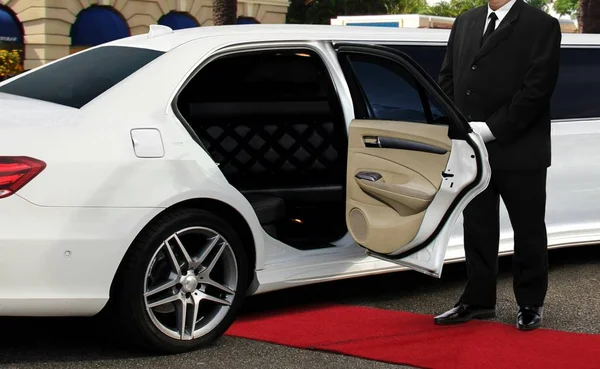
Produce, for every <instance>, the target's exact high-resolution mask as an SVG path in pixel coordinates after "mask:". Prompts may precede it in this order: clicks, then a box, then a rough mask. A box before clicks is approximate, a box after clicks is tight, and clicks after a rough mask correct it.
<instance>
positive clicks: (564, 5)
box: [553, 0, 579, 17]
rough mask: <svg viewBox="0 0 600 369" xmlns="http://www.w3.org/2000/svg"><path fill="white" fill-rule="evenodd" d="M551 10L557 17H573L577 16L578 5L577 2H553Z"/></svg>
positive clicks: (560, 0)
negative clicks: (552, 9)
mask: <svg viewBox="0 0 600 369" xmlns="http://www.w3.org/2000/svg"><path fill="white" fill-rule="evenodd" d="M553 8H554V11H555V12H557V13H558V14H559V15H569V16H571V17H573V16H575V15H577V9H578V8H579V4H578V1H577V0H555V1H554V5H553Z"/></svg>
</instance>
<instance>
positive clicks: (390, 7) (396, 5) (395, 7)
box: [383, 0, 429, 14]
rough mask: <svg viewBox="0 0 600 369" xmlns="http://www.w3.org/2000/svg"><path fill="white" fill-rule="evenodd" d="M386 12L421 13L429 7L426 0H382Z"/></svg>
mask: <svg viewBox="0 0 600 369" xmlns="http://www.w3.org/2000/svg"><path fill="white" fill-rule="evenodd" d="M383 5H384V6H385V9H386V13H387V14H419V13H420V14H423V13H424V12H426V11H427V10H428V9H429V7H428V6H427V1H426V0H384V1H383Z"/></svg>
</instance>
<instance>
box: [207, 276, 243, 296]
mask: <svg viewBox="0 0 600 369" xmlns="http://www.w3.org/2000/svg"><path fill="white" fill-rule="evenodd" d="M200 283H202V284H206V285H208V286H211V287H215V288H218V289H219V290H221V291H223V292H225V293H227V294H229V295H233V294H235V291H234V290H233V289H231V288H229V287H227V286H225V285H224V284H221V283H218V282H215V281H213V280H212V279H203V280H202V281H201V282H200Z"/></svg>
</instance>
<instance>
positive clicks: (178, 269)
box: [163, 242, 181, 276]
mask: <svg viewBox="0 0 600 369" xmlns="http://www.w3.org/2000/svg"><path fill="white" fill-rule="evenodd" d="M163 247H164V248H166V249H167V253H168V254H169V262H170V264H171V267H173V269H174V270H175V273H177V275H178V276H180V275H181V267H180V266H179V260H177V257H176V256H175V253H174V252H173V249H172V248H171V245H170V244H169V243H168V242H164V243H163Z"/></svg>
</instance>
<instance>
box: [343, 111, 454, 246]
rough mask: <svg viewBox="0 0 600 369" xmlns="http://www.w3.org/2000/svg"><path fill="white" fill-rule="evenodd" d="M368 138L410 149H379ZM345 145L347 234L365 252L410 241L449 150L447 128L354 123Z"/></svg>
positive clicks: (434, 191) (438, 185) (412, 124)
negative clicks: (397, 143)
mask: <svg viewBox="0 0 600 369" xmlns="http://www.w3.org/2000/svg"><path fill="white" fill-rule="evenodd" d="M373 137H385V138H386V139H387V141H386V142H400V143H404V142H409V143H411V145H404V144H402V145H387V147H381V146H382V145H381V146H380V145H372V144H370V143H371V142H372V138H373ZM348 146H349V148H348V169H347V173H348V181H347V196H348V200H347V206H346V209H347V210H346V211H347V214H346V216H347V223H348V226H349V231H350V233H351V234H352V236H354V237H355V238H356V239H357V241H358V242H359V243H360V244H361V245H363V246H365V247H367V248H369V249H370V250H373V251H375V252H379V253H382V254H388V253H392V252H393V251H395V250H397V249H398V248H399V247H402V246H404V245H406V244H408V243H409V242H410V241H411V240H412V239H413V238H414V237H415V235H416V234H417V232H418V230H419V228H420V225H421V222H422V221H423V218H424V216H425V211H426V210H427V208H428V207H429V205H430V204H431V202H432V201H433V198H434V197H435V195H436V193H437V191H438V189H439V188H440V185H441V181H442V176H441V173H442V172H443V171H444V169H445V167H446V164H447V162H448V158H449V156H450V150H451V146H452V142H451V140H450V139H449V138H448V127H444V126H437V125H428V124H415V123H403V122H397V121H382V120H354V121H352V122H351V124H350V137H349V143H348ZM423 148H427V150H424V149H423ZM399 230H401V232H399Z"/></svg>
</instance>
